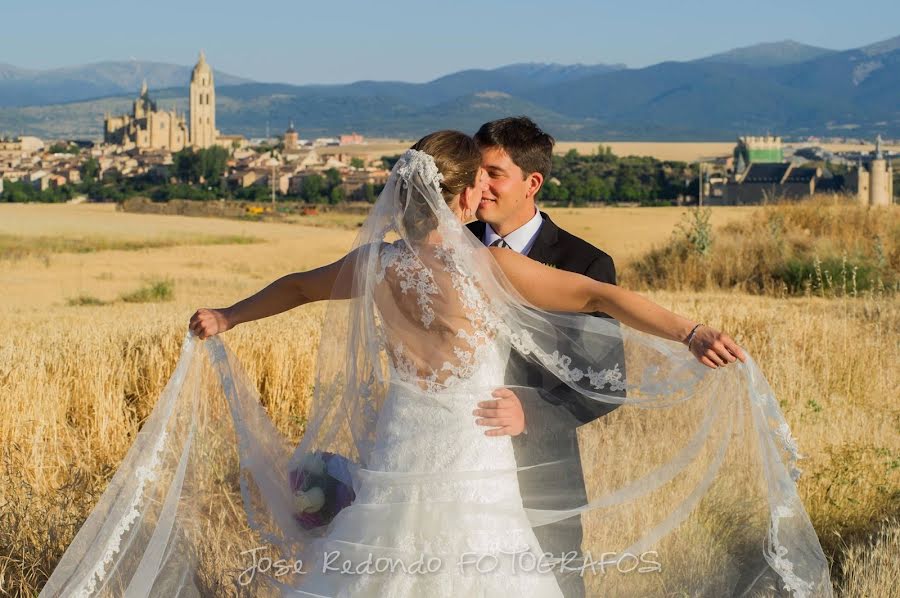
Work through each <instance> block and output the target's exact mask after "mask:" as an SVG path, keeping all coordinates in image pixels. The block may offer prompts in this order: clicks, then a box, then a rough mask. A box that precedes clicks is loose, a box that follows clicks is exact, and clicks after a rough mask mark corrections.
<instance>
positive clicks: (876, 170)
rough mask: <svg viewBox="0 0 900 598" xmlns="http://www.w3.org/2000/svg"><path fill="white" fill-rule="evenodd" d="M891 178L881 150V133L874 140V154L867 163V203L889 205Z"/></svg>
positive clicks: (891, 175) (891, 174)
mask: <svg viewBox="0 0 900 598" xmlns="http://www.w3.org/2000/svg"><path fill="white" fill-rule="evenodd" d="M892 178H893V173H891V172H890V167H889V166H888V164H887V161H886V160H885V159H884V153H883V152H882V151H881V135H879V136H878V138H877V139H876V140H875V156H874V157H873V158H872V163H871V164H870V165H869V205H872V206H889V205H891V199H892V197H891V196H890V195H889V193H890V188H891V185H890V184H889V181H890V180H891V179H892Z"/></svg>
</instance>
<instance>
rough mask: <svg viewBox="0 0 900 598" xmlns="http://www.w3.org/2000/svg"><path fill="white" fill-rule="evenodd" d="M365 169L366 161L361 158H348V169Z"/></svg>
mask: <svg viewBox="0 0 900 598" xmlns="http://www.w3.org/2000/svg"><path fill="white" fill-rule="evenodd" d="M365 167H366V161H365V160H363V159H362V158H350V168H357V169H362V168H365Z"/></svg>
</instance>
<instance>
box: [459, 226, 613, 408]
mask: <svg viewBox="0 0 900 598" xmlns="http://www.w3.org/2000/svg"><path fill="white" fill-rule="evenodd" d="M541 217H542V218H543V220H544V222H543V224H542V225H541V228H540V231H539V232H538V236H537V238H536V239H535V240H534V244H533V245H532V246H531V249H530V250H529V251H528V257H530V258H531V259H533V260H535V261H538V262H541V263H543V264H549V265H551V266H553V267H555V268H559V269H560V270H566V271H568V272H576V273H578V274H583V275H585V276H587V277H589V278H593V279H594V280H597V281H600V282H607V283H609V284H616V267H615V264H614V263H613V259H612V258H611V257H610V256H609V255H608V254H607V253H605V252H603V251H601V250H600V249H597V248H596V247H594V246H593V245H591V244H590V243H588V242H587V241H585V240H584V239H580V238H578V237H576V236H575V235H573V234H572V233H570V232H568V231H565V230H563V229H561V228H559V227H558V226H557V225H556V224H555V223H554V222H553V221H552V220H551V219H550V217H549V216H548V215H547V214H545V213H544V212H541ZM467 226H468V228H469V231H471V233H472V234H473V235H475V237H477V238H478V239H479V240H483V239H484V231H485V223H484V222H479V221H475V222H470V223H469V224H468V225H467ZM593 315H595V316H598V317H606V318H608V317H609V316H608V315H607V314H604V313H595V314H593ZM617 349H618V351H613V352H612V354H610V355H608V356H607V357H606V359H605V361H607V362H609V363H610V364H611V365H615V364H616V363H618V365H619V369H620V370H621V371H622V372H623V377H624V372H625V359H624V349H623V347H622V346H621V344H620V345H619V347H618V348H617ZM553 394H554V396H555V397H557V398H560V399H561V401H562V403H563V404H564V406H565V407H566V408H567V409H568V410H569V411H571V412H572V415H574V416H575V418H576V419H577V420H578V421H579V422H581V423H582V424H584V423H587V422H590V421H593V420H595V419H597V418H598V417H600V416H602V415H605V414H606V413H609V412H610V411H611V410H612V409H613V408H614V405H610V404H604V403H600V402H598V401H592V400H588V399H583V398H581V397H580V395H578V393H576V392H569V389H568V387H566V386H564V385H563V386H561V387H560V388H559V390H558V391H554V393H553ZM607 394H621V393H612V392H607ZM560 395H563V396H562V397H560ZM525 415H526V419H525V421H526V424H527V422H528V412H527V411H526V414H525Z"/></svg>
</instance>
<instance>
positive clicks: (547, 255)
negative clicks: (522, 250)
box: [528, 212, 559, 264]
mask: <svg viewBox="0 0 900 598" xmlns="http://www.w3.org/2000/svg"><path fill="white" fill-rule="evenodd" d="M541 218H543V219H544V222H543V224H541V230H540V231H538V236H537V239H535V240H534V244H533V245H532V246H531V250H530V251H529V252H528V257H530V258H531V259H533V260H535V261H538V262H541V263H545V264H546V263H549V264H553V254H554V246H555V245H556V242H557V240H558V239H559V227H558V226H556V224H555V223H554V222H553V221H552V220H550V216H547V214H545V213H544V212H541Z"/></svg>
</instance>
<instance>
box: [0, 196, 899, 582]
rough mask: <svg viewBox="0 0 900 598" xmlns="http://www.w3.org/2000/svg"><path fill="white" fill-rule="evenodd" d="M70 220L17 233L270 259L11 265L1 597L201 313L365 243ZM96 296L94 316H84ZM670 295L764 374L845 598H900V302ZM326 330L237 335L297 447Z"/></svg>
mask: <svg viewBox="0 0 900 598" xmlns="http://www.w3.org/2000/svg"><path fill="white" fill-rule="evenodd" d="M16 207H18V206H16ZM41 207H42V208H43V207H46V206H41ZM6 208H7V206H0V233H2V232H11V231H9V228H11V227H10V226H9V225H8V224H7V223H9V222H10V221H11V219H10V218H7V217H6V216H8V215H9V214H10V213H11V212H4V210H5V209H6ZM53 208H54V209H53V210H47V211H43V212H42V214H43V216H44V219H45V223H46V226H44V227H42V226H40V220H41V219H39V218H36V217H35V218H33V219H31V220H29V218H19V220H18V222H16V223H15V225H14V226H15V227H16V228H18V229H19V230H18V231H17V232H16V233H15V234H26V235H27V234H31V235H49V234H56V235H58V236H61V237H65V236H67V235H69V236H71V235H75V234H88V233H95V234H96V233H98V231H99V232H100V233H101V234H104V235H105V236H107V237H115V234H114V233H115V232H117V233H118V234H119V235H130V236H132V237H133V238H137V237H140V235H142V234H144V235H145V236H147V237H153V236H158V235H163V234H170V233H171V232H172V231H182V232H184V231H187V232H189V233H192V234H194V233H195V234H211V233H214V234H240V235H250V236H253V237H258V238H265V239H267V240H268V242H266V243H259V244H254V245H250V246H228V245H220V246H188V247H160V248H156V249H146V250H142V251H140V252H133V251H131V252H129V251H99V252H95V253H84V254H54V255H53V257H52V260H51V261H50V262H49V263H47V264H45V263H44V262H43V261H41V260H38V259H36V258H34V257H26V258H23V259H22V260H18V261H15V262H5V263H0V285H2V287H3V288H4V302H3V303H2V304H0V320H2V321H3V324H4V335H3V342H2V343H0V413H2V414H3V417H2V418H0V446H2V447H3V449H2V454H0V583H2V586H0V587H2V590H0V592H6V593H8V594H10V595H20V594H21V595H31V594H34V593H36V592H37V591H38V590H39V589H40V588H41V587H42V585H43V584H44V582H45V581H46V579H47V576H48V575H49V573H50V571H51V570H52V568H53V566H54V564H55V562H56V561H57V559H58V558H59V556H60V555H61V554H62V552H63V551H64V549H65V547H66V546H67V545H68V543H69V541H70V540H71V538H72V536H73V535H74V534H75V532H76V531H77V529H78V527H79V526H80V524H81V522H82V521H83V520H84V518H85V517H86V515H87V513H88V512H89V510H90V508H91V507H92V505H93V504H94V503H95V502H96V500H97V498H99V495H100V493H101V492H102V490H103V488H104V487H105V485H106V484H107V483H108V481H109V479H110V477H111V475H112V473H113V472H114V470H115V468H116V467H117V465H118V463H119V462H120V460H121V459H122V457H123V455H124V454H125V452H126V451H127V450H128V448H129V446H130V445H131V443H132V441H133V439H134V437H135V434H136V433H137V431H138V429H139V427H140V425H141V422H142V421H143V420H144V419H145V418H146V416H147V414H148V413H149V412H150V411H151V410H152V408H153V405H154V401H155V400H156V399H157V398H158V396H159V393H160V391H161V389H162V386H163V385H164V383H165V382H166V381H167V380H168V378H169V376H170V375H171V373H172V369H173V367H174V365H175V361H176V358H177V354H178V350H179V346H180V341H181V338H182V336H183V333H184V330H185V325H186V322H187V319H188V317H189V316H190V315H191V313H192V312H193V310H194V309H196V308H197V307H201V306H217V305H224V304H227V303H230V302H232V301H234V300H236V299H238V298H241V297H243V296H246V295H247V294H249V293H251V292H253V291H255V290H258V289H259V288H260V287H261V286H262V285H263V284H265V283H266V282H268V281H270V280H273V279H274V278H276V277H277V276H280V275H281V274H284V273H285V272H288V271H292V270H298V269H305V268H308V267H311V266H314V265H317V264H321V263H323V262H325V261H328V260H331V259H333V258H334V257H336V256H338V255H339V254H340V253H341V252H342V251H343V250H344V249H345V248H346V247H347V246H348V245H349V243H350V240H351V239H352V233H351V232H348V231H340V230H326V229H318V228H307V227H300V226H291V225H285V224H264V223H246V222H234V221H224V220H212V219H204V218H184V217H173V216H143V215H134V214H123V213H115V212H112V211H103V210H93V209H91V208H93V207H91V208H89V209H87V210H84V211H79V210H78V209H73V208H78V206H53ZM26 212H28V210H25V211H18V212H15V214H16V215H22V214H23V213H26ZM678 214H679V212H677V211H674V212H673V214H672V216H671V217H672V218H673V219H676V220H677V218H678ZM723 214H724V212H723ZM50 215H52V218H47V216H50ZM658 215H662V216H658ZM615 216H616V213H615V211H612V210H611V211H604V210H598V211H597V212H596V213H594V212H590V211H588V212H585V213H583V214H579V215H573V216H572V218H573V221H575V220H577V221H578V222H580V223H581V224H582V226H588V224H586V223H587V222H588V221H589V219H588V217H591V219H590V224H589V226H591V230H594V231H595V232H596V233H597V234H598V235H600V234H605V231H607V230H610V229H620V228H624V227H625V225H624V224H623V223H622V222H616V221H615V220H614V217H615ZM654 217H663V218H665V217H666V216H665V213H664V212H659V211H658V210H656V209H647V210H641V211H637V212H636V213H635V214H634V215H633V216H632V215H627V216H624V217H623V218H631V219H632V220H630V221H628V225H629V226H630V225H631V224H634V223H635V222H636V221H637V222H640V220H641V219H642V218H646V219H647V220H652V219H653V218H654ZM740 217H741V216H738V218H740ZM554 218H555V219H557V221H560V223H561V224H563V226H565V227H566V228H570V227H569V226H568V225H567V224H566V223H565V221H564V220H563V219H562V218H560V217H557V215H556V214H554ZM595 222H596V225H595V224H594V223H595ZM723 224H724V223H723ZM604 225H605V226H604ZM594 226H596V229H594ZM644 227H645V228H640V227H638V228H636V230H639V231H640V232H639V233H637V234H635V236H636V237H640V236H642V237H644V238H642V239H641V240H640V243H645V247H649V246H650V245H653V244H654V243H656V244H659V243H661V242H663V241H664V240H665V238H660V236H659V235H660V234H662V235H663V237H665V236H667V235H668V233H669V231H670V230H671V227H670V226H669V225H668V224H667V225H666V226H663V225H655V226H654V225H653V224H652V223H650V222H648V223H644ZM667 227H668V228H667ZM23 229H26V230H23ZM46 229H50V230H46ZM571 229H574V230H573V232H576V230H577V228H576V227H571ZM664 229H666V230H664ZM645 230H646V231H647V232H643V231H645ZM654 235H655V237H654ZM615 242H617V241H616V240H615V238H610V240H608V241H605V242H604V245H606V246H609V243H615ZM601 246H603V245H601ZM634 251H637V250H636V249H635V250H634ZM148 278H158V279H165V278H168V279H170V280H171V281H172V282H173V284H174V289H175V291H176V292H174V293H173V295H172V297H171V300H170V301H165V302H157V303H147V304H130V303H123V302H115V303H113V304H106V305H97V304H93V303H95V302H94V299H96V300H97V301H98V302H105V301H114V300H115V299H116V298H117V297H119V296H120V295H121V294H123V293H127V292H130V291H133V290H134V289H135V288H137V287H139V286H140V285H141V284H144V283H145V282H146V280H147V279H148ZM79 295H83V296H85V297H89V298H90V299H85V300H84V301H81V302H76V303H79V304H77V305H67V304H66V302H65V300H66V298H67V297H78V296H79ZM652 296H653V297H654V298H655V299H656V300H658V301H659V302H661V303H662V304H663V305H666V306H668V307H670V308H672V309H675V310H677V311H680V312H682V313H686V314H691V315H692V316H693V317H696V318H698V319H701V320H702V321H706V322H709V323H712V324H715V325H718V326H720V327H722V328H723V329H726V330H728V331H730V332H731V333H732V334H733V335H734V336H735V337H736V338H737V340H738V341H739V342H740V343H742V344H743V345H744V346H746V347H747V348H748V350H749V351H750V352H751V353H752V354H753V355H754V356H755V357H756V359H757V360H758V361H759V363H760V365H761V367H762V368H763V370H764V371H765V372H766V375H767V377H768V379H769V380H770V382H771V384H772V386H773V388H774V390H775V392H776V396H777V397H778V398H779V400H780V401H781V405H782V408H783V410H784V413H785V417H786V419H787V420H788V422H789V423H790V425H791V426H792V429H793V432H794V435H795V436H796V437H797V440H798V442H799V445H800V448H801V452H803V454H804V455H806V457H807V458H806V459H805V461H803V462H802V463H801V465H802V466H803V467H804V470H805V475H804V477H803V478H802V479H801V482H800V492H801V496H802V498H803V499H804V502H805V504H806V506H807V509H808V511H809V513H810V516H811V518H812V521H813V523H814V525H815V527H816V530H817V532H818V534H819V537H820V539H821V541H822V543H823V546H824V547H825V549H826V552H827V554H828V555H829V557H830V558H832V559H833V560H834V563H835V564H834V566H833V570H832V571H833V575H834V576H835V579H836V581H837V582H838V587H839V589H840V593H841V595H844V596H854V597H855V596H859V597H862V596H888V595H890V592H892V591H894V590H895V589H896V587H897V586H896V577H897V569H896V566H895V562H896V557H897V555H898V548H897V537H898V534H900V530H898V524H897V519H898V518H900V433H898V431H900V406H898V405H897V403H896V397H897V396H900V378H898V374H897V368H896V354H897V351H898V349H900V347H898V339H900V303H898V301H897V300H896V299H895V298H891V297H879V296H867V297H858V298H853V297H840V298H836V299H825V298H820V297H815V296H811V297H799V298H792V299H779V298H773V297H766V296H751V295H746V294H741V293H733V292H722V291H705V292H702V293H698V292H671V291H657V292H654V293H652ZM321 315H322V308H321V306H309V307H307V308H302V309H299V310H296V311H295V312H292V313H288V314H281V315H279V316H275V317H273V318H270V319H267V320H264V321H260V322H254V323H250V324H247V325H244V326H242V327H239V328H238V329H236V330H234V331H230V332H228V333H226V340H227V342H228V343H229V345H230V346H231V347H232V348H233V349H234V351H235V353H236V354H237V355H238V356H239V358H240V360H241V362H242V363H243V364H244V366H245V367H246V368H247V370H248V373H249V375H250V377H251V378H252V379H253V381H254V382H255V383H256V385H257V387H258V388H259V389H260V393H261V396H262V399H263V402H264V405H265V407H266V409H267V410H268V412H269V413H270V415H271V417H272V418H273V420H274V422H275V424H276V425H277V427H278V428H279V429H280V430H282V431H283V432H284V433H285V434H287V435H288V436H289V437H290V438H291V439H292V440H296V439H297V438H299V435H300V434H301V432H302V429H303V424H304V416H305V413H306V407H307V402H308V399H309V396H310V391H311V388H310V385H311V383H312V376H313V368H314V361H315V353H316V348H317V344H318V335H319V326H320V324H321ZM891 517H893V519H890V518H891ZM882 521H887V523H883V524H882ZM869 543H875V544H874V546H875V548H874V549H869V548H867V546H868V545H869Z"/></svg>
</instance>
